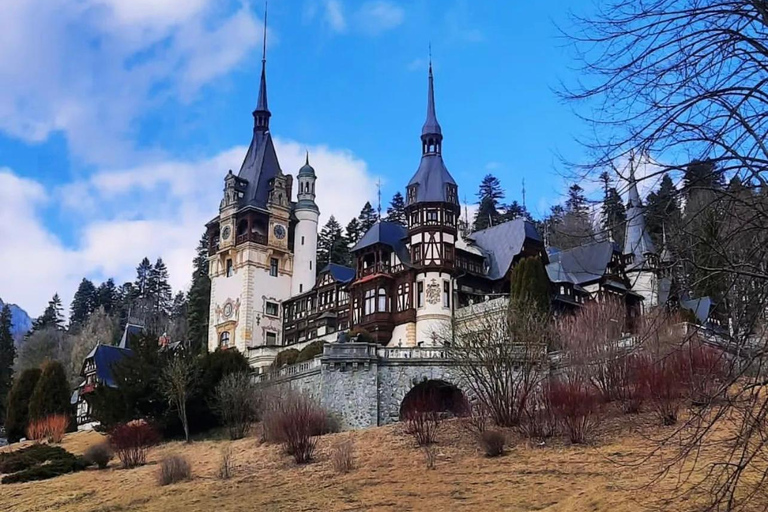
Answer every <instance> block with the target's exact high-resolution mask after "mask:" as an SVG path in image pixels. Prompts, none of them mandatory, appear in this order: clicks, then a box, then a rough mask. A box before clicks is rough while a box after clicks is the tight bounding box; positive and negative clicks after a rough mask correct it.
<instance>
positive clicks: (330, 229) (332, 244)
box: [317, 215, 349, 270]
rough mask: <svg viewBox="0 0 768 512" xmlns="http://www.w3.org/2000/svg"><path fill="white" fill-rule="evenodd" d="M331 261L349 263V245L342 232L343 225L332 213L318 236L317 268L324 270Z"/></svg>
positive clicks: (340, 263) (341, 263)
mask: <svg viewBox="0 0 768 512" xmlns="http://www.w3.org/2000/svg"><path fill="white" fill-rule="evenodd" d="M329 263H338V264H339V265H348V264H349V246H348V245H347V240H346V238H345V237H344V236H343V235H342V233H341V225H340V224H339V223H338V222H337V221H336V217H334V216H333V215H331V217H330V218H329V219H328V222H326V223H325V226H323V229H321V230H320V234H319V236H318V238H317V268H318V270H322V269H323V268H325V266H326V265H328V264H329Z"/></svg>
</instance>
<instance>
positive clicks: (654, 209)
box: [645, 174, 683, 251]
mask: <svg viewBox="0 0 768 512" xmlns="http://www.w3.org/2000/svg"><path fill="white" fill-rule="evenodd" d="M679 195H680V194H679V193H678V191H677V189H676V188H675V184H674V183H673V182H672V178H670V177H669V175H668V174H664V177H663V178H661V183H660V184H659V189H658V190H656V191H653V192H651V193H649V194H648V198H647V199H646V204H645V225H646V228H647V229H648V233H649V234H650V235H651V239H652V240H653V242H654V243H655V244H656V247H657V249H659V251H660V250H661V246H662V244H663V238H664V236H663V234H664V231H665V230H666V232H667V234H668V235H669V234H674V233H675V232H676V231H677V230H678V229H680V227H681V226H682V216H683V214H682V211H681V210H680V202H679ZM672 238H673V237H672V236H670V237H668V238H667V241H668V242H670V241H671V240H672Z"/></svg>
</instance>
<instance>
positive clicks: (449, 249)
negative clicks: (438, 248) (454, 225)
mask: <svg viewBox="0 0 768 512" xmlns="http://www.w3.org/2000/svg"><path fill="white" fill-rule="evenodd" d="M443 258H444V259H445V261H447V262H451V261H453V246H452V245H451V244H447V243H446V244H443Z"/></svg>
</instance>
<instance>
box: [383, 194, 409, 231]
mask: <svg viewBox="0 0 768 512" xmlns="http://www.w3.org/2000/svg"><path fill="white" fill-rule="evenodd" d="M386 220H388V221H389V222H397V223H398V224H402V225H403V226H407V225H408V218H407V217H406V215H405V199H404V198H403V194H401V193H400V192H395V195H394V196H392V201H390V202H389V208H387V218H386Z"/></svg>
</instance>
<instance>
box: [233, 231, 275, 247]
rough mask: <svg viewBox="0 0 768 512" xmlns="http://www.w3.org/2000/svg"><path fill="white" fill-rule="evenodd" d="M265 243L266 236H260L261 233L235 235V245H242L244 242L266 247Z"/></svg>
mask: <svg viewBox="0 0 768 512" xmlns="http://www.w3.org/2000/svg"><path fill="white" fill-rule="evenodd" d="M267 241H268V239H267V235H262V234H261V233H245V234H242V235H237V237H236V238H235V244H236V245H240V244H244V243H246V242H253V243H256V244H259V245H267Z"/></svg>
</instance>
